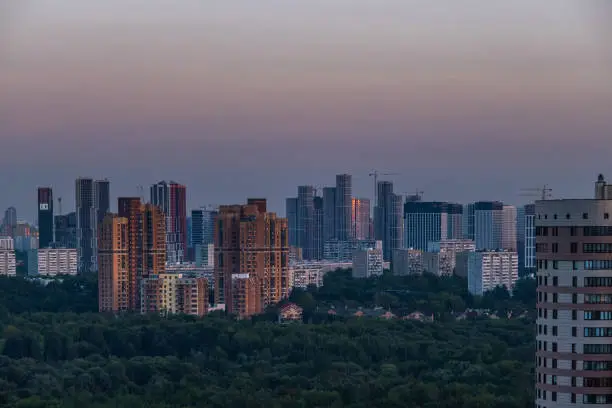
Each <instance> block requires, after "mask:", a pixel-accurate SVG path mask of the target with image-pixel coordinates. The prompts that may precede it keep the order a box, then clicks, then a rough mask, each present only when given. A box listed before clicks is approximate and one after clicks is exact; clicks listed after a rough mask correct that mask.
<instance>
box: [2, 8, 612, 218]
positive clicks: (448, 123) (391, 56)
mask: <svg viewBox="0 0 612 408" xmlns="http://www.w3.org/2000/svg"><path fill="white" fill-rule="evenodd" d="M611 11H612V7H611V6H610V3H608V2H606V0H603V1H598V0H537V1H533V0H512V1H491V0H462V1H457V0H437V1H435V2H432V1H425V0H421V1H412V0H377V1H372V0H308V1H287V0H265V1H252V0H232V1H202V0H181V1H176V0H166V1H162V0H142V1H136V0H104V1H99V2H93V1H77V0H63V1H58V0H55V1H52V0H37V1H34V0H19V1H18V0H14V1H13V0H8V1H3V2H2V3H0V140H1V144H0V157H1V160H0V186H2V190H1V191H2V194H1V195H0V209H2V210H4V208H6V207H8V206H9V205H15V206H17V208H18V213H19V215H20V216H21V217H23V218H26V219H29V220H34V218H35V209H36V202H35V201H36V186H38V185H52V186H53V187H54V189H55V195H56V196H58V195H61V196H62V197H64V200H63V202H64V209H65V210H66V211H67V210H71V209H72V208H73V207H74V179H75V178H76V177H78V176H89V177H95V178H103V177H107V178H109V179H110V180H111V192H112V194H113V196H114V197H116V196H118V195H136V194H137V189H136V186H137V185H139V184H142V185H144V186H148V185H149V184H151V183H154V182H156V181H158V180H161V179H174V180H177V181H179V182H182V183H184V184H186V185H187V187H188V201H189V206H190V207H197V206H199V205H204V204H222V203H234V202H242V201H244V199H245V197H247V196H265V197H268V198H269V200H270V206H271V208H272V209H273V210H276V211H279V212H281V213H284V198H285V197H287V196H291V195H294V194H295V193H296V186H297V185H298V184H314V185H325V184H332V183H333V182H334V175H335V174H336V173H342V172H348V173H351V174H353V175H354V184H355V193H356V195H359V196H371V195H372V190H373V186H372V181H371V179H370V178H369V177H368V173H369V171H370V170H371V169H372V168H378V169H379V170H381V171H392V172H398V173H401V176H396V177H393V179H392V180H393V181H395V182H396V185H397V189H396V190H397V191H398V192H403V191H413V190H414V189H416V188H419V189H423V190H425V199H437V200H454V201H460V202H467V201H474V200H478V199H501V200H505V201H508V202H511V203H520V202H524V201H526V199H525V198H521V197H518V193H519V190H520V189H521V188H525V187H535V186H537V185H540V184H543V183H548V184H550V185H551V186H552V188H553V190H554V191H553V195H554V196H556V197H559V196H584V195H589V196H590V195H591V194H592V184H591V182H592V181H594V179H595V177H596V175H597V173H599V172H603V173H604V174H606V173H607V174H608V177H609V178H610V179H611V180H612V49H610V38H612V31H611V30H610V27H611V24H612V20H610V19H608V20H607V19H606V18H607V17H606V16H609V15H610V14H609V13H610V12H611ZM113 205H114V203H113Z"/></svg>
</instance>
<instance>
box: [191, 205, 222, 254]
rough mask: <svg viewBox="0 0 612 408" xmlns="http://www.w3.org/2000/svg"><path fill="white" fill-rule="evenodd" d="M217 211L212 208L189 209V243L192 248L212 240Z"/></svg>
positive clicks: (209, 242) (210, 242)
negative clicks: (190, 224)
mask: <svg viewBox="0 0 612 408" xmlns="http://www.w3.org/2000/svg"><path fill="white" fill-rule="evenodd" d="M218 213H219V212H218V211H217V210H213V209H212V208H198V209H196V210H191V223H192V226H191V244H192V245H193V247H194V248H195V247H197V246H198V245H208V244H212V243H213V242H214V235H215V217H216V216H217V214H218Z"/></svg>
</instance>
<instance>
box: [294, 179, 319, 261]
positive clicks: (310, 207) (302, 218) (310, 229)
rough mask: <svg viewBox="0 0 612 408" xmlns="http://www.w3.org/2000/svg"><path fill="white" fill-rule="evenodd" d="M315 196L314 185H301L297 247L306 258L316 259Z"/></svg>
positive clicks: (298, 199)
mask: <svg viewBox="0 0 612 408" xmlns="http://www.w3.org/2000/svg"><path fill="white" fill-rule="evenodd" d="M314 197H315V191H314V187H312V186H299V187H298V197H297V223H296V224H297V245H296V246H297V247H298V248H302V256H303V257H304V259H314V254H315V248H314V232H315V225H314V221H315V220H314Z"/></svg>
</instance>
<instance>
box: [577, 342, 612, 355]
mask: <svg viewBox="0 0 612 408" xmlns="http://www.w3.org/2000/svg"><path fill="white" fill-rule="evenodd" d="M583 347H584V351H583V352H584V354H612V344H585V345H584V346H583Z"/></svg>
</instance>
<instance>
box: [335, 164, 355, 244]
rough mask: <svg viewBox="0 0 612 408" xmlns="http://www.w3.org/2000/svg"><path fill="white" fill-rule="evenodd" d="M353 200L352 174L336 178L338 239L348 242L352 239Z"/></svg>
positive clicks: (339, 175) (340, 175)
mask: <svg viewBox="0 0 612 408" xmlns="http://www.w3.org/2000/svg"><path fill="white" fill-rule="evenodd" d="M352 200H353V181H352V176H351V175H350V174H338V175H337V176H336V203H335V204H336V211H335V223H336V239H338V240H339V241H348V240H350V239H351V213H352V208H351V204H352Z"/></svg>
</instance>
